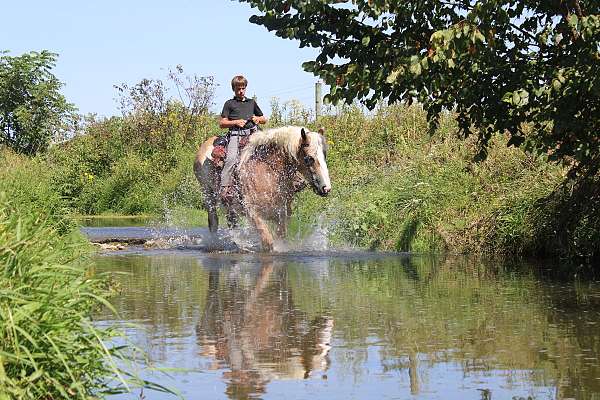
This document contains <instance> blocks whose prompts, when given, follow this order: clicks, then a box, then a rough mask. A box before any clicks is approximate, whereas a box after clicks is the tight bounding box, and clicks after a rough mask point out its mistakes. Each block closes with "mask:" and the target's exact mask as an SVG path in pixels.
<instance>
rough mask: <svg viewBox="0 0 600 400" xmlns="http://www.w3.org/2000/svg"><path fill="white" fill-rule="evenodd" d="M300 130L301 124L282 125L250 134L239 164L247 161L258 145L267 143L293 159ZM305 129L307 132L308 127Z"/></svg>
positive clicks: (298, 143) (298, 145)
mask: <svg viewBox="0 0 600 400" xmlns="http://www.w3.org/2000/svg"><path fill="white" fill-rule="evenodd" d="M301 130H302V127H301V126H283V127H281V128H271V129H266V130H264V131H258V132H256V133H255V134H253V135H252V136H250V141H249V142H248V144H247V145H246V147H244V150H242V154H241V156H240V162H239V165H242V164H244V163H245V162H246V161H248V159H250V157H252V155H253V154H254V153H255V151H256V149H257V148H258V147H260V146H267V145H274V146H276V147H278V148H280V149H281V150H283V151H284V152H285V153H287V154H288V155H289V156H291V157H293V158H294V159H295V158H296V156H297V154H298V148H299V147H300V138H301V134H300V131H301ZM305 130H306V133H308V132H309V130H308V129H306V128H305Z"/></svg>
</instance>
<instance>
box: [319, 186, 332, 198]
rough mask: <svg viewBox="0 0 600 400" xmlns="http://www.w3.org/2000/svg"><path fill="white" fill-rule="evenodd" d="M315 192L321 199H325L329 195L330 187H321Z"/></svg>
mask: <svg viewBox="0 0 600 400" xmlns="http://www.w3.org/2000/svg"><path fill="white" fill-rule="evenodd" d="M316 192H317V194H318V195H319V196H321V197H327V195H328V194H329V192H331V187H330V186H323V187H321V188H320V189H319V190H317V191H316Z"/></svg>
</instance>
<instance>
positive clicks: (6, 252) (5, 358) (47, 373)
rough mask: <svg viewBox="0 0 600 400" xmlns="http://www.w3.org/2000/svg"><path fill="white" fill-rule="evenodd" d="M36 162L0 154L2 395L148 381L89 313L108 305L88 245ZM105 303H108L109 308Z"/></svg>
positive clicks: (74, 391) (96, 390)
mask: <svg viewBox="0 0 600 400" xmlns="http://www.w3.org/2000/svg"><path fill="white" fill-rule="evenodd" d="M51 177H52V174H51V171H49V170H48V168H47V166H46V164H45V163H43V162H41V161H40V160H37V159H33V160H29V159H26V158H23V157H19V156H16V155H14V154H12V153H9V152H0V399H2V400H4V399H58V398H78V399H88V398H98V397H103V396H104V395H105V394H109V393H115V392H120V391H127V390H128V388H129V387H130V386H129V385H130V384H134V385H147V384H146V383H144V382H142V381H140V380H138V379H136V378H135V377H134V376H131V375H130V374H127V373H125V372H123V371H122V370H121V368H120V367H117V364H116V362H115V360H118V359H121V360H122V361H126V359H127V358H128V357H129V356H130V355H131V354H130V353H129V348H127V347H118V346H111V345H109V343H111V340H112V338H114V337H115V336H116V335H119V332H118V331H116V330H114V329H111V328H109V329H98V328H97V327H95V326H94V324H93V321H92V319H91V315H92V312H93V310H94V309H96V308H98V307H101V306H109V304H108V302H107V301H106V300H105V296H106V295H107V294H108V287H107V285H106V283H105V282H104V281H103V280H101V279H99V278H98V277H95V276H94V275H93V271H90V270H89V269H88V268H87V265H86V263H85V260H86V258H85V255H86V254H88V253H89V251H90V249H89V247H88V245H87V243H86V241H85V240H84V239H83V238H82V237H81V235H80V234H79V233H78V231H77V230H76V229H75V228H76V225H75V223H74V222H73V221H72V219H71V217H70V216H69V214H68V208H67V207H66V206H65V204H64V202H63V199H62V198H61V197H60V196H59V195H58V194H57V193H56V192H53V191H52V189H51V188H52V186H51V185H50V181H51ZM109 307H110V306H109Z"/></svg>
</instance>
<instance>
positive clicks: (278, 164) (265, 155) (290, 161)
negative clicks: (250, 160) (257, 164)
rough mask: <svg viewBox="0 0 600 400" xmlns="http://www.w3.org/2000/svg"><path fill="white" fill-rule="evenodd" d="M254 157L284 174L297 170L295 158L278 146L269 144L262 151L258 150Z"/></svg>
mask: <svg viewBox="0 0 600 400" xmlns="http://www.w3.org/2000/svg"><path fill="white" fill-rule="evenodd" d="M256 158H258V159H260V160H261V161H264V162H265V163H266V164H268V165H269V166H271V168H273V169H274V170H276V171H280V172H282V173H283V174H284V175H288V174H293V173H295V172H296V171H297V170H298V167H297V162H296V160H295V159H294V158H293V157H292V156H290V155H289V154H288V153H287V152H285V151H284V150H282V149H281V148H279V147H275V146H269V147H268V148H266V149H264V151H260V152H258V153H257V155H256Z"/></svg>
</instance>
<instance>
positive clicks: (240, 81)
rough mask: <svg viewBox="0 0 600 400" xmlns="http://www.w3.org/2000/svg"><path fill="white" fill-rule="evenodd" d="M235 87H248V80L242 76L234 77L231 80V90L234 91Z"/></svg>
mask: <svg viewBox="0 0 600 400" xmlns="http://www.w3.org/2000/svg"><path fill="white" fill-rule="evenodd" d="M236 86H244V87H245V86H248V79H246V78H244V77H243V76H242V75H236V76H234V77H233V79H232V80H231V90H235V87H236Z"/></svg>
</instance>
